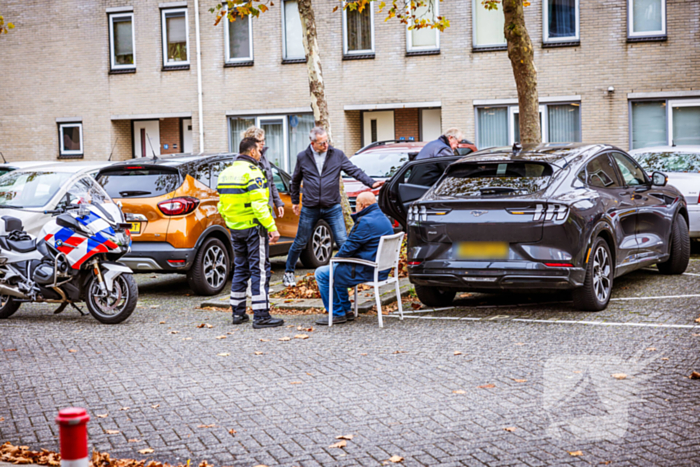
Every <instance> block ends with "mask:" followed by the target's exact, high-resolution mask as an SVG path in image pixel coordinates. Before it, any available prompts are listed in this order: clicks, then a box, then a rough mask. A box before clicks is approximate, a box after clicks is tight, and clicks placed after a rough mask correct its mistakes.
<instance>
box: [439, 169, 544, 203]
mask: <svg viewBox="0 0 700 467" xmlns="http://www.w3.org/2000/svg"><path fill="white" fill-rule="evenodd" d="M551 176H552V168H551V167H550V166H549V165H548V164H544V163H539V162H520V161H518V162H497V163H491V162H489V163H468V164H460V165H458V166H456V167H454V168H452V170H450V171H449V172H448V174H447V176H445V178H443V179H442V181H441V182H440V184H439V185H438V186H437V187H436V188H435V193H434V195H435V196H438V197H440V196H443V197H460V198H484V197H497V196H522V195H529V194H532V193H536V192H538V191H541V190H543V189H544V188H546V187H547V185H548V184H549V181H550V178H551Z"/></svg>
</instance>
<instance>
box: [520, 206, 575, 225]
mask: <svg viewBox="0 0 700 467" xmlns="http://www.w3.org/2000/svg"><path fill="white" fill-rule="evenodd" d="M507 211H508V212H509V213H511V214H515V215H520V216H522V215H532V220H533V221H539V220H542V218H544V220H546V221H551V220H558V221H561V220H564V219H566V216H567V215H568V214H569V207H568V206H567V205H565V204H544V205H542V204H538V205H537V206H535V209H532V208H530V209H525V210H520V209H507Z"/></svg>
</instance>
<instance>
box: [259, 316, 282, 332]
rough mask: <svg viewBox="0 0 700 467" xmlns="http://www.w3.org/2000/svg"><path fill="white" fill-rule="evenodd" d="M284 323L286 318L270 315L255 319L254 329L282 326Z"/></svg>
mask: <svg viewBox="0 0 700 467" xmlns="http://www.w3.org/2000/svg"><path fill="white" fill-rule="evenodd" d="M283 324H284V320H282V319H278V318H273V317H272V316H269V317H267V318H261V319H254V320H253V329H263V328H276V327H279V326H282V325H283Z"/></svg>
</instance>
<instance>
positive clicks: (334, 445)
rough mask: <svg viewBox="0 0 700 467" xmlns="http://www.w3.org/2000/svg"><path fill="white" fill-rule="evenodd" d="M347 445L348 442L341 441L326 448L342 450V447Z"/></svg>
mask: <svg viewBox="0 0 700 467" xmlns="http://www.w3.org/2000/svg"><path fill="white" fill-rule="evenodd" d="M347 445H348V442H347V441H345V440H343V441H338V442H337V443H335V444H331V445H330V446H328V447H329V448H344V447H345V446H347Z"/></svg>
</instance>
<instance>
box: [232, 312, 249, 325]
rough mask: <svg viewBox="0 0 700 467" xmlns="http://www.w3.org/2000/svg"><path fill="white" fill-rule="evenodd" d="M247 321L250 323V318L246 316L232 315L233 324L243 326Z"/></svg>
mask: <svg viewBox="0 0 700 467" xmlns="http://www.w3.org/2000/svg"><path fill="white" fill-rule="evenodd" d="M248 321H250V318H249V317H248V315H247V314H242V315H233V324H243V323H247V322H248Z"/></svg>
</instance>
